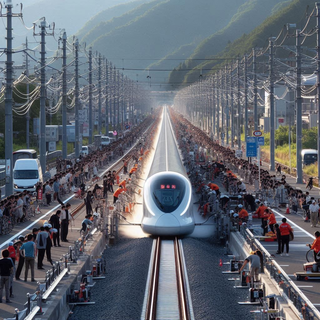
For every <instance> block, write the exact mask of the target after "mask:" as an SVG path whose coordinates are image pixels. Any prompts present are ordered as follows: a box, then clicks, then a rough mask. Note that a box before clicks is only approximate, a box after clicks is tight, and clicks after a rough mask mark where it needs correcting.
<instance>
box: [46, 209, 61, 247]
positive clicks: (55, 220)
mask: <svg viewBox="0 0 320 320" xmlns="http://www.w3.org/2000/svg"><path fill="white" fill-rule="evenodd" d="M60 216H61V210H57V212H56V213H55V214H53V215H52V216H51V217H50V219H49V222H50V224H51V225H52V227H53V228H55V229H56V230H57V232H54V233H53V237H52V239H53V245H54V246H55V247H56V246H57V244H58V247H61V246H60Z"/></svg>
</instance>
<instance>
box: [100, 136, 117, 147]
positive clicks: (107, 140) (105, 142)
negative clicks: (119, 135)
mask: <svg viewBox="0 0 320 320" xmlns="http://www.w3.org/2000/svg"><path fill="white" fill-rule="evenodd" d="M115 140H116V139H115V138H110V137H107V136H102V137H101V145H102V146H107V145H109V144H110V143H112V142H113V141H115Z"/></svg>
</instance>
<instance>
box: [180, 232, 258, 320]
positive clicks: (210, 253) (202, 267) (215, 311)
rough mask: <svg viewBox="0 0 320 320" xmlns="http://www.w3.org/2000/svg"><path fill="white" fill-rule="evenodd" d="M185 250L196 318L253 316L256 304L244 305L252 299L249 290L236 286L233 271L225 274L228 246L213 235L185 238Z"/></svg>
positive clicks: (247, 318) (232, 319) (224, 319)
mask: <svg viewBox="0 0 320 320" xmlns="http://www.w3.org/2000/svg"><path fill="white" fill-rule="evenodd" d="M183 250H184V254H185V259H186V265H187V271H188V277H189V285H190V290H191V298H192V303H193V310H194V316H195V319H196V320H216V319H217V320H218V319H219V320H235V319H237V320H250V319H253V316H252V315H250V310H254V309H255V307H254V306H240V305H238V301H246V300H248V290H246V289H234V288H233V286H234V281H228V280H227V279H228V278H229V277H230V275H226V274H222V273H221V272H222V271H223V270H227V267H226V266H223V267H220V266H219V261H220V259H222V261H224V262H225V261H228V259H227V257H226V256H225V255H224V248H223V247H222V246H221V245H218V244H216V243H215V242H214V241H212V240H211V239H196V238H185V239H184V240H183ZM233 276H234V275H233Z"/></svg>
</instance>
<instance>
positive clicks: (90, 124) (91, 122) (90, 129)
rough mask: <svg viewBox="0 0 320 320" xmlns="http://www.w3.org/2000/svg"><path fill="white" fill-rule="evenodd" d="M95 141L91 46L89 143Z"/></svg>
mask: <svg viewBox="0 0 320 320" xmlns="http://www.w3.org/2000/svg"><path fill="white" fill-rule="evenodd" d="M92 142H93V121H92V48H89V144H92Z"/></svg>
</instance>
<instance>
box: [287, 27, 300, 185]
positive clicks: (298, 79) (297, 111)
mask: <svg viewBox="0 0 320 320" xmlns="http://www.w3.org/2000/svg"><path fill="white" fill-rule="evenodd" d="M296 64H297V89H296V90H297V91H296V115H297V128H296V136H297V137H296V139H297V183H303V175H302V155H301V151H302V97H301V35H300V30H296ZM289 134H290V133H289Z"/></svg>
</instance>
